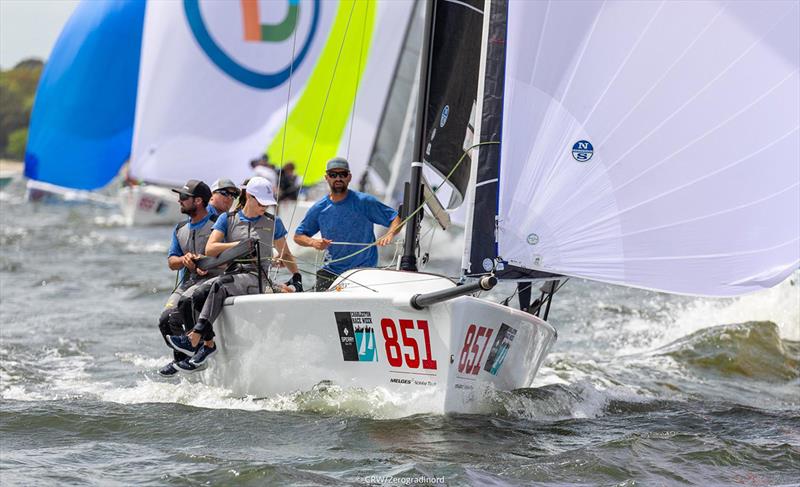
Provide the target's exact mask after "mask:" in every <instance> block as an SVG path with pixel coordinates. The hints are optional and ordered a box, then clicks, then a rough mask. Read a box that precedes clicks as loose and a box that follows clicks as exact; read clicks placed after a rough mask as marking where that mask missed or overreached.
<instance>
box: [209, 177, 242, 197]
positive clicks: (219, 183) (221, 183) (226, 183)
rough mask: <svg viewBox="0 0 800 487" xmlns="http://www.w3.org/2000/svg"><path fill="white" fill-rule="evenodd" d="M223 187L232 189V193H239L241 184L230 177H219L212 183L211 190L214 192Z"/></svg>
mask: <svg viewBox="0 0 800 487" xmlns="http://www.w3.org/2000/svg"><path fill="white" fill-rule="evenodd" d="M221 189H227V190H230V191H231V193H236V194H239V186H237V185H236V184H235V183H234V182H233V181H231V180H230V179H224V178H222V179H217V180H216V181H214V184H212V185H211V192H212V193H214V192H216V191H219V190H221Z"/></svg>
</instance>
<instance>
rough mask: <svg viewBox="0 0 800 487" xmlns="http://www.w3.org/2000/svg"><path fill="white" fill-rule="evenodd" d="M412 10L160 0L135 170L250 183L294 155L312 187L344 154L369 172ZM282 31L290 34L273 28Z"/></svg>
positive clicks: (146, 58)
mask: <svg viewBox="0 0 800 487" xmlns="http://www.w3.org/2000/svg"><path fill="white" fill-rule="evenodd" d="M412 7H413V4H412V3H411V2H405V1H403V2H392V1H387V2H374V1H368V2H363V1H355V0H342V1H341V2H321V1H319V0H301V1H287V2H277V3H276V2H262V3H259V2H256V1H254V0H242V1H241V2H215V1H210V0H185V1H183V2H152V3H150V4H149V5H148V9H147V13H146V19H145V29H144V38H143V44H142V63H141V74H140V81H139V101H138V103H137V110H136V129H135V135H134V144H133V156H132V163H131V170H132V172H133V174H134V176H136V177H138V178H142V179H145V180H148V181H154V182H160V183H171V184H174V183H177V182H180V181H183V180H184V179H186V178H187V177H188V176H189V175H190V174H191V175H192V176H193V177H199V178H202V179H204V180H213V179H215V178H218V177H223V176H224V177H231V178H234V179H241V178H244V177H246V176H249V175H250V167H249V161H250V160H251V159H252V158H253V157H254V156H255V155H257V154H259V153H263V152H265V151H266V152H267V153H268V155H269V156H270V159H271V160H272V161H273V162H276V163H278V164H280V163H282V162H288V161H293V162H294V163H295V164H296V166H297V170H298V172H299V173H300V174H304V175H305V178H304V179H305V180H304V183H305V184H310V183H313V182H315V181H318V180H319V179H321V177H322V175H323V173H324V164H325V161H326V160H327V159H329V158H331V157H333V156H336V155H341V156H345V157H348V158H349V160H350V162H351V168H352V171H353V173H354V177H355V178H359V177H360V176H361V173H362V172H363V171H364V170H365V168H366V165H367V162H368V158H369V155H370V151H371V150H372V147H373V142H372V141H373V140H374V138H375V135H376V132H377V126H378V123H379V121H380V116H381V113H382V111H383V106H384V103H385V100H386V96H387V92H388V89H389V86H390V83H391V77H392V75H393V74H394V72H395V68H396V63H397V59H398V56H399V52H400V47H401V45H402V41H403V39H404V35H405V32H406V29H407V25H408V21H409V19H410V15H411V11H412ZM250 24H253V26H251V27H250V28H249V29H246V27H247V26H248V25H250ZM258 26H260V27H261V29H260V30H259V29H258V28H257V27H258ZM277 30H280V31H281V32H283V34H282V35H280V36H278V35H277V34H276V35H275V36H266V37H264V35H263V33H264V32H271V31H277ZM284 31H285V32H284Z"/></svg>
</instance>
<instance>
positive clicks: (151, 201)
mask: <svg viewBox="0 0 800 487" xmlns="http://www.w3.org/2000/svg"><path fill="white" fill-rule="evenodd" d="M118 197H119V205H120V209H121V210H122V216H123V218H124V219H125V224H126V225H128V226H145V225H175V224H176V223H178V222H179V221H181V220H182V219H183V218H182V217H181V208H180V205H178V195H177V194H175V193H173V192H172V191H171V190H170V189H169V188H164V187H161V186H152V185H139V186H125V187H123V188H122V189H120V190H119V195H118Z"/></svg>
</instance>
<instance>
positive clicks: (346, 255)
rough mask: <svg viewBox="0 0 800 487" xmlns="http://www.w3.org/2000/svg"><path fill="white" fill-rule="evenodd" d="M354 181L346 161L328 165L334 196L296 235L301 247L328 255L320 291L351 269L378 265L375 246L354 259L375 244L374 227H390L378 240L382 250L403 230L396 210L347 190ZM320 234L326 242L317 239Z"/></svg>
mask: <svg viewBox="0 0 800 487" xmlns="http://www.w3.org/2000/svg"><path fill="white" fill-rule="evenodd" d="M352 177H353V176H352V174H351V173H350V165H349V164H348V163H347V160H346V159H343V158H341V157H337V158H334V159H331V160H330V161H328V164H327V166H326V168H325V180H326V181H327V182H328V186H329V187H330V193H329V194H328V195H327V196H325V197H324V198H322V199H321V200H319V201H317V202H316V203H314V205H313V206H312V207H311V208H309V210H308V212H307V213H306V216H305V218H303V221H302V222H301V223H300V225H299V226H298V227H297V230H296V231H295V234H294V241H295V243H296V244H297V245H301V246H303V247H313V248H315V249H317V250H327V251H328V257H329V259H328V263H327V264H325V266H324V267H323V268H322V269H320V270H319V271H318V272H317V284H316V289H317V291H324V290H326V289H328V287H329V286H330V285H331V284H332V283H333V281H334V280H335V279H336V277H338V276H339V275H340V274H341V273H343V272H345V271H347V270H349V269H354V268H357V267H375V266H376V265H378V250H377V249H376V248H375V247H374V246H371V247H369V248H368V249H367V250H365V251H363V252H359V253H356V254H355V255H353V254H354V253H355V252H357V251H359V250H362V249H363V248H364V244H371V243H373V242H375V232H374V231H373V228H372V227H373V225H374V224H378V225H383V226H384V227H389V231H388V232H386V235H384V236H383V237H381V238H380V239H378V241H377V245H379V246H384V245H388V244H389V243H391V241H392V239H393V238H394V236H395V234H396V233H397V232H398V230H400V217H399V216H398V215H397V211H395V210H394V208H391V207H389V206H386V205H384V204H383V203H381V202H380V201H378V199H377V198H375V197H374V196H372V195H370V194H366V193H360V192H358V191H354V190H352V189H347V186H348V185H349V184H350V180H351V179H352ZM317 233H320V234H321V237H322V238H313V236H314V235H315V234H317ZM353 244H355V245H353Z"/></svg>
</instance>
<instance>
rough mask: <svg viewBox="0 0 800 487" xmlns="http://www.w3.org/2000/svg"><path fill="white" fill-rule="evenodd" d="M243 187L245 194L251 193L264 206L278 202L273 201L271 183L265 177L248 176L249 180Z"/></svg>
mask: <svg viewBox="0 0 800 487" xmlns="http://www.w3.org/2000/svg"><path fill="white" fill-rule="evenodd" d="M244 189H245V190H247V194H251V195H253V197H254V198H255V199H257V200H258V202H259V203H261V204H262V205H264V206H270V205H277V204H278V202H277V201H275V195H274V194H273V192H272V183H270V182H269V180H267V179H266V178H262V177H260V176H256V177H254V178H250V181H249V182H248V183H247V186H245V188H244Z"/></svg>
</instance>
